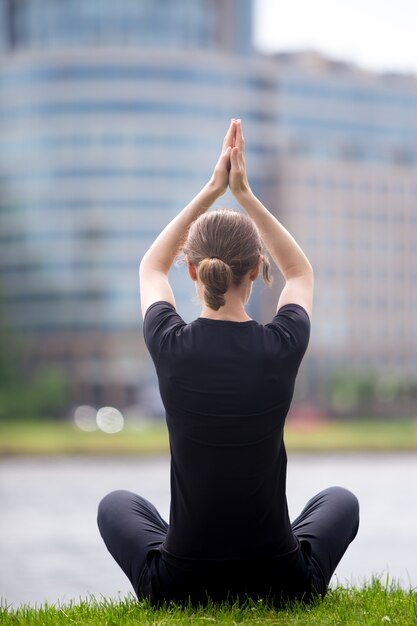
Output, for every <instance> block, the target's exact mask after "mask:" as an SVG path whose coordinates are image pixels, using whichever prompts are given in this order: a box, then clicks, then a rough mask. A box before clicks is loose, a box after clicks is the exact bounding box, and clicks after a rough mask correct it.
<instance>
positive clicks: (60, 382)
mask: <svg viewBox="0 0 417 626" xmlns="http://www.w3.org/2000/svg"><path fill="white" fill-rule="evenodd" d="M70 392H71V390H70V385H69V384H68V382H67V378H66V376H65V374H64V372H62V371H61V370H59V369H58V368H56V367H54V366H52V365H49V366H44V367H42V368H39V369H38V370H36V371H35V372H33V373H30V372H29V371H28V368H27V367H26V366H25V359H24V348H23V344H22V341H21V339H20V337H19V335H18V333H17V332H16V331H15V330H14V329H13V328H12V326H11V324H10V323H9V322H8V321H7V319H6V316H5V313H4V308H3V307H2V306H1V298H0V420H6V419H7V420H10V419H27V418H37V417H56V416H59V415H61V414H63V411H64V409H66V407H67V406H68V402H69V398H70Z"/></svg>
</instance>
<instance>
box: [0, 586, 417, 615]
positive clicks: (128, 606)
mask: <svg viewBox="0 0 417 626" xmlns="http://www.w3.org/2000/svg"><path fill="white" fill-rule="evenodd" d="M0 624H7V625H9V624H10V625H13V626H18V625H23V624H24V625H33V626H49V625H51V626H52V625H54V626H55V625H56V626H59V625H61V624H62V625H64V624H65V625H67V624H72V625H77V624H80V625H83V626H90V625H91V626H105V625H106V626H118V625H120V626H130V625H133V624H141V625H154V626H157V625H158V626H174V625H175V626H188V625H195V626H197V625H200V626H203V625H204V626H207V624H220V625H222V626H249V625H254V624H261V625H262V624H264V625H268V626H274V625H277V626H278V625H279V626H281V625H283V626H284V625H288V626H289V625H291V626H315V625H319V624H320V625H327V624H328V625H329V626H330V625H332V626H336V625H337V626H344V625H346V626H355V625H358V624H360V625H365V626H385V625H387V624H392V625H393V626H394V625H395V626H410V625H413V624H417V592H416V591H412V590H408V591H406V590H404V589H401V588H399V587H397V586H395V585H393V584H390V585H389V586H388V584H384V583H382V582H381V581H380V580H377V579H375V580H373V581H372V582H371V583H370V584H367V585H364V586H363V587H362V588H348V589H347V588H337V589H334V590H330V591H329V593H328V595H327V596H326V597H325V599H324V600H321V601H318V602H316V603H315V604H312V605H303V604H301V603H295V604H291V605H287V606H285V607H283V608H282V609H281V610H275V609H273V608H271V607H270V606H269V605H268V604H267V603H264V602H261V601H259V602H253V601H248V602H245V603H242V604H234V605H232V606H227V605H217V606H216V605H209V606H207V607H197V608H192V607H189V606H186V607H183V608H182V607H179V606H176V605H169V606H167V607H164V608H161V609H154V608H152V607H151V606H150V605H149V603H148V602H137V601H135V599H134V598H133V596H128V597H126V598H124V599H118V600H111V599H102V600H97V599H95V598H93V597H92V598H90V599H88V600H80V601H79V602H77V603H70V604H66V605H48V604H44V605H43V606H40V607H29V606H24V607H20V608H17V609H12V608H7V607H6V606H4V605H3V606H2V608H1V609H0Z"/></svg>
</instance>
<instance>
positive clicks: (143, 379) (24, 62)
mask: <svg viewBox="0 0 417 626" xmlns="http://www.w3.org/2000/svg"><path fill="white" fill-rule="evenodd" d="M162 5H163V7H162ZM237 5H239V11H237ZM0 7H1V11H2V19H0V24H1V27H0V28H2V29H3V30H0V33H1V34H0V42H1V43H0V50H1V53H0V240H1V241H0V243H1V246H0V267H1V270H0V271H1V285H2V290H3V301H4V303H5V307H6V309H7V312H8V315H9V318H10V319H11V320H12V321H13V324H14V325H15V326H16V328H18V329H19V330H20V332H21V333H22V336H23V337H24V339H25V345H26V350H27V363H28V367H30V368H32V369H36V368H37V367H39V366H40V365H41V364H42V363H44V362H48V363H53V364H55V365H56V366H57V367H61V368H63V369H64V370H65V371H66V372H67V373H68V376H69V378H70V379H71V381H72V382H73V387H74V400H75V401H76V402H78V403H89V404H94V405H95V406H99V405H101V404H113V405H116V406H119V407H124V406H126V405H130V404H134V403H137V402H140V401H141V397H142V395H143V393H144V390H145V389H146V387H147V386H149V385H150V384H152V380H154V379H153V368H152V366H151V363H150V361H149V358H148V357H147V356H146V351H145V349H144V346H143V341H142V337H141V318H140V310H139V296H138V265H139V261H140V258H141V256H142V254H143V253H144V251H145V250H146V248H147V247H148V245H149V244H150V242H151V241H152V239H153V238H154V237H155V235H156V234H157V233H158V232H159V230H160V229H161V228H162V227H163V226H164V225H165V224H166V223H167V222H168V221H169V219H170V218H171V217H173V216H174V215H175V214H176V212H178V210H179V209H181V208H182V207H183V206H184V205H185V204H186V203H187V202H188V201H189V200H190V198H191V197H192V196H193V195H194V194H195V193H197V191H198V190H199V188H200V187H201V185H202V184H204V182H205V181H206V180H207V178H208V176H209V175H210V173H211V168H212V166H213V164H214V163H215V160H216V158H217V155H218V151H219V147H220V144H221V140H222V137H223V134H224V132H225V129H226V127H227V125H228V121H229V119H230V118H231V117H241V118H242V120H243V121H244V124H245V132H246V138H247V146H248V155H247V160H248V169H249V173H250V180H251V184H252V186H253V188H254V190H255V192H257V193H258V194H259V195H260V197H261V198H262V199H263V200H264V201H265V203H266V204H267V205H268V206H269V207H270V208H271V210H272V211H274V212H276V214H277V215H278V216H279V217H281V218H282V220H283V222H284V224H286V225H287V226H288V227H289V229H290V231H292V232H293V233H294V235H295V236H296V238H297V239H299V240H300V243H301V244H302V246H303V247H304V248H305V250H306V252H307V254H308V256H309V258H310V259H311V261H312V264H313V266H314V269H315V275H316V299H315V313H314V320H313V332H312V338H311V344H310V348H309V351H308V354H307V356H306V359H305V361H304V362H303V365H302V368H301V371H300V382H299V386H298V388H299V391H300V398H301V399H303V400H305V399H307V398H309V399H310V400H311V401H314V402H318V403H320V402H321V401H322V398H323V389H324V386H325V384H326V380H327V378H328V376H329V374H330V373H331V372H333V371H335V369H337V368H343V367H349V368H367V369H374V370H376V371H378V372H381V373H386V374H389V373H390V372H396V373H397V374H400V375H401V376H407V377H414V378H417V360H416V356H415V355H416V354H417V334H416V330H415V324H414V325H413V320H415V319H416V311H417V301H416V298H417V295H416V294H417V289H416V287H417V274H416V271H417V270H416V268H417V248H416V241H417V222H416V214H417V211H416V207H417V174H416V172H417V153H416V146H417V142H416V135H417V115H416V112H417V84H416V79H415V78H413V77H394V76H377V75H373V74H367V73H365V72H361V71H360V70H359V69H357V68H354V67H351V66H348V65H343V64H337V63H333V62H331V61H329V60H327V59H324V58H321V57H319V56H318V55H312V54H304V55H279V56H277V57H268V58H266V57H261V56H257V55H255V54H254V53H253V51H252V49H251V46H250V41H251V37H250V29H251V3H250V2H246V1H245V2H238V0H235V1H234V2H231V1H230V2H228V3H224V2H221V1H220V0H217V1H216V0H212V1H209V0H205V1H204V0H201V1H199V2H191V1H183V2H175V3H169V2H165V1H164V0H158V1H157V2H150V1H145V0H144V1H142V2H126V3H123V8H121V7H119V6H117V10H116V4H115V3H111V2H110V1H109V2H103V3H101V4H98V3H89V2H84V1H83V2H74V1H71V2H63V3H60V5H59V8H58V5H57V3H55V2H52V1H51V0H26V1H24V2H23V1H19V2H16V1H14V0H9V1H5V0H3V1H2V2H0ZM163 8H164V10H162V9H163ZM236 20H239V28H237V26H236V24H237V22H236ZM219 206H232V207H234V206H236V205H235V204H234V201H233V198H232V197H231V196H230V195H226V196H224V197H223V198H222V199H221V202H220V203H219ZM277 273H278V272H275V275H277ZM276 278H277V280H276V284H275V287H274V288H273V289H271V290H267V289H266V288H264V287H263V286H262V285H261V284H259V285H258V286H257V289H256V290H255V293H254V295H253V298H252V300H251V307H252V309H251V314H252V315H253V316H254V317H257V318H259V319H260V320H261V321H267V319H268V317H269V316H270V313H271V310H273V308H274V306H275V304H276V298H277V294H278V291H279V286H280V281H279V277H278V276H276ZM171 279H172V281H173V283H174V289H175V292H176V298H177V303H178V308H179V310H180V312H181V313H182V314H183V316H184V317H185V319H187V320H190V319H192V318H193V317H195V316H196V315H198V312H199V308H198V304H197V303H196V302H195V294H194V290H193V285H191V284H188V285H187V282H186V280H185V278H184V272H183V271H182V270H181V268H180V267H177V266H175V267H174V268H173V270H172V273H171Z"/></svg>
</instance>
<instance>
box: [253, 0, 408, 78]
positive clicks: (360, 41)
mask: <svg viewBox="0 0 417 626" xmlns="http://www.w3.org/2000/svg"><path fill="white" fill-rule="evenodd" d="M254 4H255V46H256V47H257V48H258V49H259V50H260V51H261V52H266V53H270V52H277V51H283V50H300V49H314V50H317V51H319V52H322V53H324V54H326V55H327V56H330V57H332V58H335V59H339V60H346V61H351V62H353V63H356V64H358V65H360V66H362V67H364V68H365V69H369V70H373V71H377V72H386V71H394V72H411V73H414V74H417V0H285V1H284V0H255V3H254Z"/></svg>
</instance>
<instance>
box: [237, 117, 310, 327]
mask: <svg viewBox="0 0 417 626" xmlns="http://www.w3.org/2000/svg"><path fill="white" fill-rule="evenodd" d="M234 128H235V146H234V147H233V148H232V151H231V159H230V160H231V169H230V174H229V186H230V189H231V191H232V193H233V195H234V196H235V198H236V200H237V201H238V202H239V204H240V205H241V206H242V207H243V208H244V209H245V211H246V212H247V213H248V215H249V216H250V217H251V218H252V219H253V221H254V222H255V224H256V225H257V227H258V229H259V231H260V234H261V237H262V239H263V242H264V244H265V246H266V248H267V249H268V251H269V253H270V255H271V257H272V258H273V260H274V261H275V263H276V265H277V266H278V269H279V270H280V272H281V273H282V275H283V277H284V280H285V286H284V288H283V290H282V292H281V295H280V297H279V300H278V306H277V310H278V309H280V308H281V307H283V306H284V305H285V304H299V305H301V306H302V307H303V308H304V309H305V310H306V311H307V313H308V314H309V316H311V314H312V308H313V285H314V280H313V269H312V267H311V265H310V263H309V261H308V259H307V257H306V255H305V254H304V252H303V251H302V250H301V248H300V246H299V245H298V243H297V242H296V241H295V239H294V237H293V236H292V235H291V234H290V233H289V232H288V231H287V230H286V228H284V226H283V225H282V224H281V223H280V222H279V221H278V220H277V218H276V217H274V215H272V213H270V212H269V211H268V209H267V208H266V207H265V206H264V205H263V204H262V202H260V200H258V198H257V197H256V196H255V195H254V194H253V192H252V191H251V188H250V186H249V182H248V179H247V174H246V163H245V154H244V139H243V134H242V127H241V124H240V121H239V120H237V121H235V122H234Z"/></svg>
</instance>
